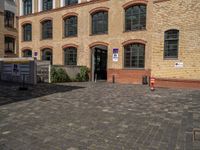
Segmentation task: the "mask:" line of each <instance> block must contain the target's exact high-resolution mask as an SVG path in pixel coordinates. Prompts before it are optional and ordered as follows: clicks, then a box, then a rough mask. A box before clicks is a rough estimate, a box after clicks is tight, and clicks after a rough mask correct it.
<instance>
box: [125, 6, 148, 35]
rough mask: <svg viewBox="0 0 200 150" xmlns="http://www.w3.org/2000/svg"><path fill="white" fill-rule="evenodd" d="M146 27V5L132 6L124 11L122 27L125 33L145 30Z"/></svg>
mask: <svg viewBox="0 0 200 150" xmlns="http://www.w3.org/2000/svg"><path fill="white" fill-rule="evenodd" d="M143 9H144V10H143ZM129 11H130V12H129ZM135 18H136V19H135ZM146 25H147V5H146V4H137V5H132V6H129V7H127V8H126V9H125V25H124V27H125V32H128V31H138V30H145V29H146Z"/></svg>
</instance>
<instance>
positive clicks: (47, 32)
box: [41, 20, 53, 40]
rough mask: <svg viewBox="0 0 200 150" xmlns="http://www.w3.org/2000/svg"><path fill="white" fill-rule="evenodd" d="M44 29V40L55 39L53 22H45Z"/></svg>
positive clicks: (42, 24) (42, 23)
mask: <svg viewBox="0 0 200 150" xmlns="http://www.w3.org/2000/svg"><path fill="white" fill-rule="evenodd" d="M41 26H42V27H41V28H42V33H41V34H42V40H45V39H53V21H52V20H44V21H42V22H41Z"/></svg>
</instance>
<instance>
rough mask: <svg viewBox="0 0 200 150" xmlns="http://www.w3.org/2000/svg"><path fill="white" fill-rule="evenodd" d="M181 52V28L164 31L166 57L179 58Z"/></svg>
mask: <svg viewBox="0 0 200 150" xmlns="http://www.w3.org/2000/svg"><path fill="white" fill-rule="evenodd" d="M178 54H179V30H177V29H170V30H167V31H165V33H164V54H163V55H164V56H163V57H164V59H177V58H178Z"/></svg>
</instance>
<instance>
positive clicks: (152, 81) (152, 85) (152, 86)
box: [150, 77, 155, 91]
mask: <svg viewBox="0 0 200 150" xmlns="http://www.w3.org/2000/svg"><path fill="white" fill-rule="evenodd" d="M150 88H151V91H155V78H153V77H151V80H150Z"/></svg>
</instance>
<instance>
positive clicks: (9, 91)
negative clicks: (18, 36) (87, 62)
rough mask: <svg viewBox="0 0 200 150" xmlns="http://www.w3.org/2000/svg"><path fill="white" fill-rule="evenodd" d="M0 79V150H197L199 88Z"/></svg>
mask: <svg viewBox="0 0 200 150" xmlns="http://www.w3.org/2000/svg"><path fill="white" fill-rule="evenodd" d="M17 89H18V86H17V85H11V84H3V83H0V150H175V149H176V150H193V149H194V150H200V134H199V133H198V132H196V135H195V140H194V139H193V138H194V137H193V130H194V129H198V128H200V90H181V89H166V88H160V89H157V90H156V91H155V92H150V91H149V88H148V87H146V86H142V85H120V84H108V83H96V84H95V83H67V84H60V85H46V84H39V85H37V86H35V87H30V88H29V91H28V92H24V91H18V90H17Z"/></svg>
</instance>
